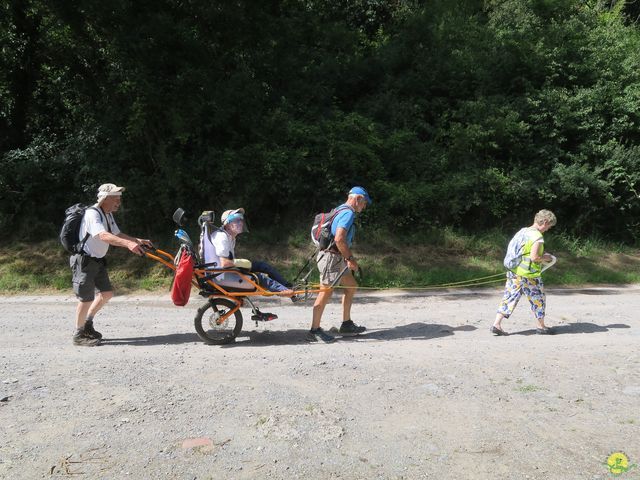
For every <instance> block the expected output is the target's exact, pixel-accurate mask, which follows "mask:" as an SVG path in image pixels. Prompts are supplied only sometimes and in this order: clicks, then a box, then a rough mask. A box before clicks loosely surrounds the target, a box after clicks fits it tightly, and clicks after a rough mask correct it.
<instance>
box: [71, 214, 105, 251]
mask: <svg viewBox="0 0 640 480" xmlns="http://www.w3.org/2000/svg"><path fill="white" fill-rule="evenodd" d="M89 208H91V209H93V210H96V211H98V209H97V208H95V207H90V206H88V205H83V204H81V203H76V204H75V205H71V206H70V207H69V208H67V209H66V210H65V211H64V223H63V224H62V228H61V229H60V243H61V244H62V246H63V247H64V249H65V250H66V251H67V252H69V253H73V254H75V253H82V249H83V248H84V244H85V243H86V242H87V239H88V238H89V234H88V233H87V234H86V235H85V236H84V238H83V239H82V240H80V223H81V222H82V217H84V212H86V211H87V209H89ZM98 213H100V212H98ZM108 225H109V222H108V221H107V226H108Z"/></svg>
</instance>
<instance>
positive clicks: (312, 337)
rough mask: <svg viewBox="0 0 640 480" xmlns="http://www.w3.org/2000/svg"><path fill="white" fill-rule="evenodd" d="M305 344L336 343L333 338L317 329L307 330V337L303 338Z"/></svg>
mask: <svg viewBox="0 0 640 480" xmlns="http://www.w3.org/2000/svg"><path fill="white" fill-rule="evenodd" d="M305 340H306V341H307V342H324V343H333V342H335V341H336V339H335V337H334V336H332V335H329V334H328V333H327V332H325V331H324V330H323V329H322V328H320V327H318V328H316V329H315V330H313V329H312V330H309V332H307V336H306V337H305Z"/></svg>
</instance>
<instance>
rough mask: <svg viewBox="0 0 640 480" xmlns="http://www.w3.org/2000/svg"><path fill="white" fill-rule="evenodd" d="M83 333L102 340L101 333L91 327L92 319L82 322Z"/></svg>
mask: <svg viewBox="0 0 640 480" xmlns="http://www.w3.org/2000/svg"><path fill="white" fill-rule="evenodd" d="M84 333H86V334H87V335H88V336H89V338H95V339H97V340H102V334H101V333H100V332H98V331H97V330H96V329H95V328H93V321H87V322H86V323H85V324H84Z"/></svg>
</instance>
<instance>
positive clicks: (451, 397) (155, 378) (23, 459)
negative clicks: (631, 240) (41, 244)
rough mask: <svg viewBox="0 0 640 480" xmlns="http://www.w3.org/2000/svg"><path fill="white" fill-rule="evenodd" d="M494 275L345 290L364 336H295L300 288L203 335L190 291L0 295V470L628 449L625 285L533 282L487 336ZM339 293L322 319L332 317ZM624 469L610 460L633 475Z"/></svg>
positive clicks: (524, 457)
mask: <svg viewBox="0 0 640 480" xmlns="http://www.w3.org/2000/svg"><path fill="white" fill-rule="evenodd" d="M500 295H501V290H500V289H499V288H496V289H486V290H477V291H464V292H460V291H457V292H446V293H438V294H412V295H409V294H403V293H402V292H392V293H362V294H360V296H358V297H357V303H356V305H355V306H354V320H355V321H356V323H362V324H364V325H366V326H367V327H368V328H369V331H368V332H367V334H365V335H362V336H360V337H356V338H352V339H343V340H340V341H338V342H336V343H335V344H331V345H325V344H306V343H305V342H304V340H303V339H304V334H305V333H306V330H307V329H308V327H309V324H310V317H311V302H309V303H307V304H305V305H298V304H296V305H293V304H291V303H290V302H288V301H285V300H280V299H273V300H270V301H263V302H260V305H261V306H263V307H264V308H263V310H268V311H273V312H275V313H277V314H278V315H279V316H280V318H279V319H278V320H275V321H274V322H270V323H268V324H261V325H259V326H258V327H257V328H256V327H255V324H254V323H253V322H251V321H250V320H249V317H250V313H249V311H248V310H244V317H245V325H244V330H243V333H242V337H241V338H239V339H238V341H237V342H236V343H235V344H233V345H228V346H222V347H220V346H207V345H205V344H203V343H202V342H200V340H199V339H198V337H197V336H196V334H195V331H194V329H193V317H194V315H195V310H196V307H197V306H199V305H200V304H201V303H203V300H202V299H200V298H198V297H195V298H192V301H191V302H190V304H189V305H188V306H187V307H183V308H178V307H174V306H173V305H172V304H171V303H170V300H169V298H168V295H163V296H161V297H160V296H139V297H138V296H136V297H116V298H115V299H114V300H113V301H112V302H111V303H110V304H109V305H108V306H107V307H106V308H105V309H104V310H103V311H102V312H101V314H100V315H99V316H98V317H97V318H96V321H95V324H96V328H97V329H98V330H100V331H101V332H102V333H103V334H104V335H105V339H106V341H105V342H104V343H103V345H101V346H99V347H95V348H81V347H75V346H73V345H72V343H71V335H72V326H73V325H72V324H73V312H74V308H75V300H74V299H73V298H72V297H70V296H69V297H67V296H65V297H54V296H46V297H0V332H2V334H1V336H0V380H1V383H0V400H2V401H0V425H2V427H1V429H0V431H1V434H0V478H7V479H21V478H25V479H33V478H52V477H53V478H55V477H60V476H66V475H68V474H77V475H74V477H78V478H117V479H121V478H127V477H129V478H136V479H137V478H141V479H142V478H145V479H146V478H151V479H155V478H170V479H196V478H197V479H219V478H225V479H244V478H246V479H253V478H282V479H297V478H304V479H315V478H318V479H325V478H326V479H329V478H343V479H375V478H380V479H400V478H405V479H419V478H434V479H449V478H450V479H464V478H474V479H475V478H480V479H483V478H487V479H489V478H491V479H527V478H528V479H562V480H567V479H585V478H589V479H600V478H601V479H605V478H611V474H610V473H609V470H608V467H607V465H606V460H607V457H608V456H609V455H610V454H611V453H613V452H618V451H621V452H625V453H626V455H627V456H628V457H629V459H630V461H631V463H639V464H640V440H639V439H640V435H639V433H640V427H639V425H640V313H639V311H640V288H638V287H627V288H587V289H574V290H570V289H567V290H560V289H557V290H553V289H551V290H549V291H548V324H550V325H557V326H558V330H559V334H558V335H555V336H548V337H546V336H536V335H535V334H533V332H534V330H533V327H534V323H533V320H532V317H531V314H530V312H529V311H528V307H527V305H526V304H524V303H523V304H522V305H520V307H519V308H518V309H517V310H516V313H515V314H514V315H513V317H512V319H510V320H508V321H505V322H504V327H505V329H506V330H507V331H510V332H511V333H512V335H510V336H508V337H492V336H491V335H490V334H489V332H488V328H489V325H490V324H491V321H492V318H493V316H494V312H495V308H496V306H497V303H498V301H499V299H500ZM339 317H340V305H339V303H337V302H336V303H332V304H330V305H329V306H328V307H327V311H326V313H325V319H324V322H323V326H324V327H325V328H327V329H328V328H329V327H331V326H333V325H338V319H339ZM639 476H640V467H635V468H634V469H633V470H631V471H630V472H629V473H626V474H623V475H621V476H620V477H619V478H638V477H639Z"/></svg>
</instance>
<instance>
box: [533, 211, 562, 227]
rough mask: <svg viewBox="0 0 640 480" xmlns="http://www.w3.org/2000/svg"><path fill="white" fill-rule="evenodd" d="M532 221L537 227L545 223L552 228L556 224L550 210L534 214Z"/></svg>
mask: <svg viewBox="0 0 640 480" xmlns="http://www.w3.org/2000/svg"><path fill="white" fill-rule="evenodd" d="M533 221H534V222H535V223H537V224H538V225H542V224H543V223H545V222H546V223H548V224H549V225H551V226H552V227H553V226H554V225H555V224H556V223H557V222H558V220H557V219H556V216H555V214H554V213H553V212H552V211H551V210H540V211H539V212H538V213H536V216H535V218H534V219H533Z"/></svg>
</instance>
